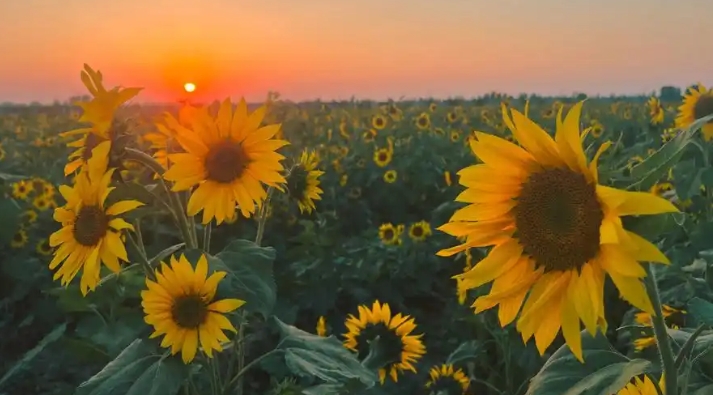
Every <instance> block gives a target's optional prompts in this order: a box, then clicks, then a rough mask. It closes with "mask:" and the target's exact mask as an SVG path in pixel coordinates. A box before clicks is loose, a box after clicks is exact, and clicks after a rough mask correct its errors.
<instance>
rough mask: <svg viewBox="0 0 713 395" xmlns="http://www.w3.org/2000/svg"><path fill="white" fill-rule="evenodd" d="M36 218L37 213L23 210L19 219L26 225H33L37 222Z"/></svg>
mask: <svg viewBox="0 0 713 395" xmlns="http://www.w3.org/2000/svg"><path fill="white" fill-rule="evenodd" d="M37 216H38V214H37V211H35V210H32V209H30V210H25V211H24V212H23V213H22V215H21V218H22V220H23V221H24V222H25V223H26V224H34V223H35V222H37Z"/></svg>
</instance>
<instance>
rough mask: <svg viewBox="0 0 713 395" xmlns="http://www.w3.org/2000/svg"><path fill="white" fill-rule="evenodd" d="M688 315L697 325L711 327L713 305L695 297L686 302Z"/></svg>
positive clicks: (712, 324) (712, 323)
mask: <svg viewBox="0 0 713 395" xmlns="http://www.w3.org/2000/svg"><path fill="white" fill-rule="evenodd" d="M688 314H690V315H691V316H692V317H693V318H695V319H696V320H697V321H698V322H699V323H701V324H706V325H710V326H713V303H711V302H708V301H706V300H703V299H701V298H698V297H695V298H693V299H691V300H690V301H688Z"/></svg>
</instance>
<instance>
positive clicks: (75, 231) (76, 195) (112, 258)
mask: <svg viewBox="0 0 713 395" xmlns="http://www.w3.org/2000/svg"><path fill="white" fill-rule="evenodd" d="M110 145H111V142H109V141H105V142H103V143H101V144H99V145H98V146H97V147H96V148H94V150H93V153H92V157H91V159H89V162H88V163H87V166H86V167H83V168H82V171H81V172H80V173H79V175H77V177H75V178H74V186H72V187H69V186H66V185H62V186H60V187H59V191H60V193H61V194H62V196H63V197H64V199H65V200H66V201H67V203H66V204H65V205H64V207H59V208H57V209H55V211H54V219H55V221H57V222H60V223H61V224H62V229H60V230H58V231H56V232H54V233H53V234H52V235H51V236H50V246H51V247H57V249H56V250H55V252H54V258H53V259H52V262H50V265H49V267H50V269H52V270H54V269H55V268H57V267H58V266H59V269H57V272H56V273H55V274H54V279H55V280H56V279H58V278H61V282H62V285H67V284H69V282H70V281H72V279H73V278H74V276H76V275H77V273H78V272H79V270H80V269H82V270H83V272H82V279H81V282H80V288H81V290H82V293H83V294H85V295H86V294H87V293H88V292H89V290H92V291H93V290H94V289H95V288H96V286H97V284H98V283H99V274H100V273H99V272H100V269H101V263H104V264H105V265H106V266H107V267H108V268H109V269H110V270H111V271H113V272H114V273H118V272H119V271H120V270H121V268H120V266H119V261H120V260H121V261H127V260H128V258H127V256H126V249H125V247H124V243H123V242H122V240H121V231H122V230H124V229H130V230H133V227H132V226H131V224H129V223H128V222H126V221H124V220H123V219H122V218H120V217H118V216H119V215H121V214H124V213H126V212H128V211H131V210H133V209H135V208H137V207H139V206H142V205H143V203H141V202H139V201H136V200H123V201H119V202H117V203H114V204H113V205H111V206H109V207H108V208H107V207H105V202H106V199H107V197H108V196H109V194H110V193H111V191H112V190H113V189H114V188H113V187H110V186H109V184H110V182H111V176H112V174H113V173H114V169H107V165H108V160H109V150H110V148H111V147H110Z"/></svg>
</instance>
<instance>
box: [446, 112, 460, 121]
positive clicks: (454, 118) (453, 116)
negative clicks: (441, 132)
mask: <svg viewBox="0 0 713 395" xmlns="http://www.w3.org/2000/svg"><path fill="white" fill-rule="evenodd" d="M457 120H458V114H457V113H456V112H455V111H448V114H446V121H448V123H454V122H455V121H457Z"/></svg>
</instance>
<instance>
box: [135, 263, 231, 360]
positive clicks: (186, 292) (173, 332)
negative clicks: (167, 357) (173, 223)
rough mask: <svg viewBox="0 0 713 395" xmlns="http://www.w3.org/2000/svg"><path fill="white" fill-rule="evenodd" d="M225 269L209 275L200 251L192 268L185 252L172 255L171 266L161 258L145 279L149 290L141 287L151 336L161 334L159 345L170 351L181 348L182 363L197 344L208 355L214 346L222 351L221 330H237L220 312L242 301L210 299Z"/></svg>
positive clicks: (192, 355) (192, 356)
mask: <svg viewBox="0 0 713 395" xmlns="http://www.w3.org/2000/svg"><path fill="white" fill-rule="evenodd" d="M225 275H226V272H221V271H216V272H213V274H211V275H210V276H208V260H207V259H206V256H205V255H201V257H200V258H199V259H198V262H197V263H196V268H195V270H194V269H193V267H192V266H191V263H190V262H188V259H186V257H185V256H183V255H181V257H180V258H179V259H176V258H175V257H173V256H171V262H170V266H169V265H167V264H165V263H163V262H161V270H160V271H159V270H156V281H152V280H149V279H147V280H146V286H147V287H148V290H145V291H141V306H143V308H144V314H145V317H144V321H146V323H147V324H149V325H151V326H153V327H154V333H152V334H151V337H152V338H154V337H159V336H162V335H163V336H164V338H163V340H162V341H161V347H165V348H168V347H170V348H171V354H172V355H175V354H176V353H178V351H181V357H182V358H183V362H184V363H190V362H191V361H192V360H193V358H195V356H196V352H197V351H198V347H199V346H200V348H201V349H202V350H203V352H205V353H206V355H207V356H208V357H212V356H213V350H216V351H222V350H223V347H222V346H221V344H220V343H221V342H227V341H228V338H227V337H226V336H225V334H224V333H223V330H229V331H233V332H237V331H236V330H235V327H234V326H233V324H231V323H230V321H229V320H228V319H227V318H226V317H225V316H224V315H223V314H225V313H230V312H231V311H233V310H235V309H237V308H239V307H240V306H242V305H244V304H245V301H243V300H240V299H222V300H217V301H215V302H214V301H213V298H215V293H216V291H217V289H218V284H219V283H220V281H221V280H222V279H223V278H224V277H225Z"/></svg>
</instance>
